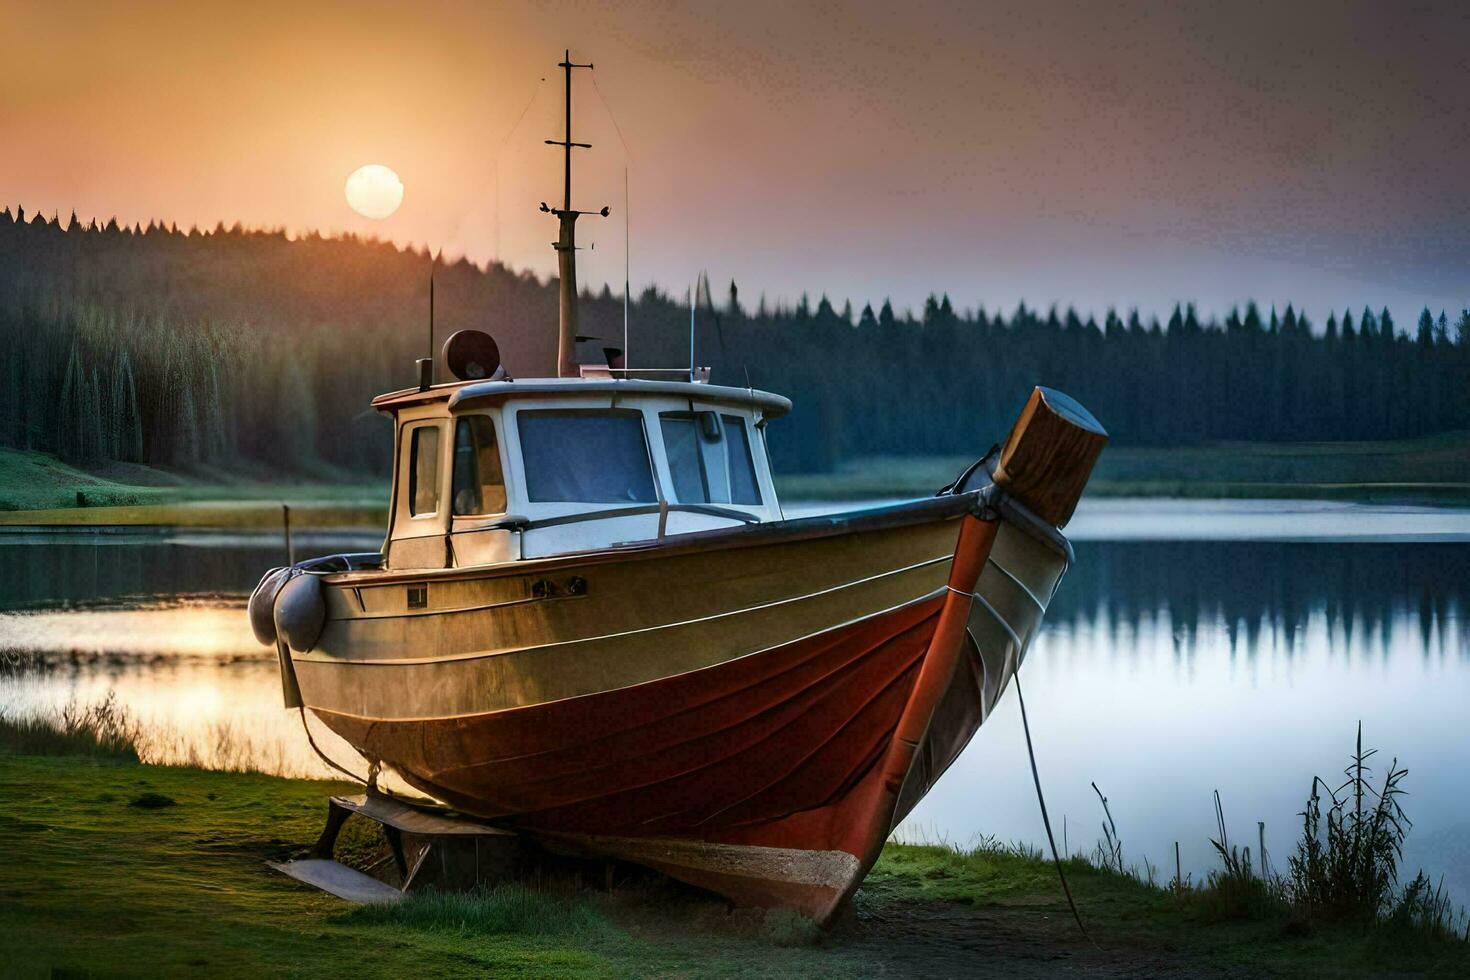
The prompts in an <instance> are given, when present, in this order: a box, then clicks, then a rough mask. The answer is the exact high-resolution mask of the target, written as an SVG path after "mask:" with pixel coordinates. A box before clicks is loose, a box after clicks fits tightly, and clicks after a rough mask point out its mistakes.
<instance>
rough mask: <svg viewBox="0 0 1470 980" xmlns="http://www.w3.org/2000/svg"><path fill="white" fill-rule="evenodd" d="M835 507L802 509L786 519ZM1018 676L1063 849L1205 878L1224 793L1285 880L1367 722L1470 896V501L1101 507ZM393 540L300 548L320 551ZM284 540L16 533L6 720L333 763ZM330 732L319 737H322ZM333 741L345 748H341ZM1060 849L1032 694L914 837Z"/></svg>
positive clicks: (1418, 861)
mask: <svg viewBox="0 0 1470 980" xmlns="http://www.w3.org/2000/svg"><path fill="white" fill-rule="evenodd" d="M816 509H827V510H830V509H834V508H833V507H830V506H828V507H820V508H819V507H817V506H804V507H789V508H788V509H787V510H788V514H789V515H790V516H795V515H796V514H797V513H803V512H811V511H813V510H816ZM1069 533H1070V534H1071V536H1072V538H1073V540H1074V541H1075V542H1076V547H1077V565H1076V566H1075V567H1074V568H1073V569H1072V570H1071V571H1070V572H1069V573H1068V575H1067V577H1066V579H1065V581H1064V582H1063V585H1062V588H1061V590H1060V591H1059V592H1058V594H1057V597H1056V600H1055V603H1054V605H1053V607H1052V612H1051V615H1050V616H1049V617H1048V621H1047V626H1046V629H1045V631H1044V632H1043V634H1042V635H1041V636H1040V637H1039V638H1038V639H1037V641H1036V643H1035V645H1034V646H1033V648H1032V650H1031V652H1030V654H1029V656H1028V659H1027V661H1026V666H1025V669H1024V671H1023V675H1022V679H1023V682H1024V685H1025V692H1026V696H1027V706H1028V708H1029V709H1030V713H1031V725H1032V731H1033V735H1034V737H1035V741H1036V751H1037V756H1038V761H1039V763H1040V766H1041V775H1042V780H1043V785H1044V786H1045V789H1046V792H1047V797H1048V804H1049V806H1050V808H1051V811H1052V814H1053V818H1054V820H1055V821H1056V829H1057V832H1058V834H1059V835H1060V834H1061V833H1062V824H1063V821H1064V819H1065V825H1066V836H1067V843H1068V844H1069V846H1070V848H1071V849H1073V850H1090V849H1091V848H1092V846H1093V844H1094V842H1095V841H1096V840H1097V837H1098V835H1099V824H1100V820H1101V817H1102V811H1101V807H1100V805H1099V803H1098V800H1097V798H1096V796H1095V795H1094V792H1093V790H1092V788H1091V785H1090V784H1091V783H1092V782H1093V781H1096V783H1097V784H1098V786H1099V788H1100V789H1101V790H1102V791H1103V792H1104V793H1105V794H1106V795H1107V796H1108V798H1109V802H1110V805H1111V807H1112V810H1113V816H1114V818H1115V819H1116V821H1117V824H1118V828H1119V831H1120V833H1121V835H1122V839H1123V846H1124V853H1125V858H1127V859H1128V860H1131V861H1135V862H1142V861H1143V860H1145V859H1146V860H1149V861H1151V862H1153V863H1154V864H1156V865H1159V866H1160V867H1161V872H1160V873H1161V876H1163V877H1167V876H1168V875H1169V874H1171V873H1172V862H1173V844H1174V842H1175V841H1176V840H1177V841H1179V843H1180V848H1181V851H1182V853H1183V858H1184V864H1185V870H1186V872H1193V873H1194V875H1195V876H1196V877H1198V876H1199V875H1201V874H1202V873H1203V872H1204V871H1205V870H1206V869H1207V868H1209V867H1210V866H1211V864H1212V861H1211V852H1210V846H1209V843H1208V837H1209V836H1210V835H1212V834H1213V833H1214V829H1215V828H1214V816H1213V804H1212V797H1211V793H1212V791H1213V790H1216V789H1218V790H1219V791H1220V794H1221V797H1222V799H1223V802H1224V808H1225V814H1226V818H1227V824H1228V829H1229V831H1230V834H1231V836H1232V840H1233V841H1234V842H1239V843H1249V844H1251V845H1252V851H1253V852H1254V851H1255V850H1256V840H1257V834H1258V827H1257V822H1258V821H1264V822H1265V825H1266V843H1267V847H1268V850H1269V851H1270V853H1271V855H1272V857H1273V860H1274V862H1275V863H1276V864H1277V865H1283V866H1284V862H1285V857H1286V855H1287V854H1288V853H1289V851H1290V848H1291V844H1292V841H1293V839H1294V837H1295V833H1296V831H1297V829H1298V826H1299V824H1298V818H1297V816H1296V815H1297V813H1298V812H1299V811H1300V809H1301V807H1302V803H1303V801H1304V800H1305V798H1306V795H1307V792H1308V790H1309V788H1310V785H1311V779H1312V776H1313V775H1314V774H1318V775H1322V776H1324V777H1329V778H1330V777H1334V776H1336V775H1337V774H1338V773H1339V772H1340V770H1341V769H1342V767H1343V766H1344V765H1345V764H1346V762H1347V754H1348V752H1349V750H1350V749H1351V746H1352V739H1353V735H1354V731H1355V727H1356V725H1357V723H1358V722H1359V721H1360V720H1361V722H1362V723H1363V730H1364V740H1365V743H1366V744H1369V745H1372V746H1376V747H1378V748H1379V749H1381V754H1382V757H1383V758H1382V760H1381V761H1382V762H1383V763H1386V762H1387V761H1388V759H1389V758H1390V757H1392V756H1397V757H1398V758H1399V759H1400V761H1401V762H1402V763H1403V764H1405V765H1407V766H1408V767H1409V770H1410V774H1409V777H1408V781H1407V784H1406V785H1407V788H1408V789H1409V791H1410V793H1411V795H1410V796H1409V797H1408V798H1407V800H1406V806H1407V808H1408V811H1409V814H1410V816H1411V818H1412V819H1413V820H1414V829H1413V831H1412V833H1411V834H1410V837H1409V843H1408V848H1407V853H1406V860H1407V863H1409V864H1410V865H1415V866H1417V865H1423V866H1425V867H1426V868H1427V869H1429V870H1431V871H1432V872H1434V873H1436V874H1443V875H1444V876H1445V878H1446V881H1447V883H1449V885H1450V886H1451V888H1452V890H1453V891H1454V892H1455V894H1456V895H1457V896H1458V897H1459V899H1460V900H1461V901H1466V900H1470V782H1467V780H1466V778H1465V777H1466V770H1467V764H1470V547H1467V543H1470V511H1460V510H1446V509H1434V508H1388V507H1365V506H1354V505H1340V504H1312V503H1300V502H1296V503H1288V504H1283V503H1280V502H1238V503H1237V502H1230V503H1223V502H1222V503H1213V502H1202V503H1194V502H1144V501H1099V502H1096V503H1093V504H1091V505H1090V506H1087V507H1086V508H1085V509H1084V510H1083V511H1082V512H1080V513H1079V515H1078V517H1077V519H1076V520H1075V521H1074V523H1073V525H1072V527H1071V528H1069ZM379 540H380V537H379V536H378V535H375V534H373V533H371V532H367V533H364V534H360V535H352V534H346V535H343V534H337V535H331V536H317V537H310V536H308V537H304V538H303V537H298V551H299V552H300V553H301V554H312V553H327V552H332V551H342V550H363V549H367V550H371V549H373V548H375V547H376V546H377V545H378V543H379ZM280 560H281V545H280V542H279V540H278V539H277V538H276V537H275V536H273V535H260V536H255V535H228V536H227V535H208V534H197V533H191V534H165V535H160V534H138V533H127V534H118V533H92V532H83V533H74V532H68V533H63V534H39V533H24V534H17V533H7V534H0V648H3V649H5V650H6V651H7V654H6V658H7V659H6V661H5V667H4V669H3V671H0V712H4V713H8V714H25V713H33V712H37V711H42V710H48V709H51V708H55V707H58V706H60V705H63V704H66V703H68V702H72V701H77V702H83V703H86V702H91V701H96V700H100V699H102V698H105V697H107V696H108V694H109V692H114V693H115V695H116V697H117V698H118V700H119V701H120V702H121V703H122V704H124V705H125V706H126V707H127V708H129V709H130V710H131V711H132V712H133V713H134V714H135V715H136V716H137V717H138V718H139V719H140V720H141V721H143V722H144V723H145V724H146V725H147V726H148V731H149V733H150V739H149V742H148V744H147V745H146V746H145V749H146V754H147V755H148V756H149V757H150V758H152V759H156V760H159V761H181V760H194V761H199V762H202V763H204V764H220V765H223V764H229V763H230V761H231V760H232V759H237V758H238V757H239V755H240V753H242V752H243V753H245V754H248V755H249V756H251V757H252V759H253V760H254V761H256V762H257V763H260V764H263V765H265V766H266V767H267V768H270V769H273V770H275V771H280V772H284V773H288V774H315V773H322V772H323V769H322V767H321V764H320V763H319V762H318V761H317V760H316V758H315V756H314V755H313V754H312V753H311V751H310V749H309V748H308V747H307V745H306V741H305V738H304V737H303V735H302V733H301V727H300V725H301V723H300V720H299V718H298V717H297V715H296V714H295V713H294V712H291V713H288V712H286V711H284V710H283V709H281V708H280V689H279V684H278V681H277V677H276V671H275V666H274V659H273V654H272V653H271V651H269V650H266V649H263V648H261V647H259V646H257V645H256V644H255V642H254V640H253V638H252V637H251V635H250V631H249V627H248V626H247V625H246V623H245V620H244V614H243V613H244V610H243V595H244V594H245V593H246V592H247V591H248V590H249V588H250V587H251V586H253V584H254V583H255V580H256V579H257V577H258V575H259V573H260V571H261V570H262V569H264V568H265V567H268V566H270V565H273V564H278V563H279V562H280ZM316 731H317V732H318V735H319V740H322V739H321V730H320V729H316ZM324 745H325V746H326V747H327V748H328V749H329V751H331V752H332V753H333V754H335V755H337V756H338V757H339V758H341V759H344V760H345V759H348V758H349V757H350V756H349V753H348V750H347V749H346V747H345V746H343V745H341V743H338V742H335V740H325V741H324ZM901 834H903V835H906V836H909V837H928V838H931V839H932V838H938V837H942V838H947V839H950V840H955V841H958V842H966V841H969V840H971V839H973V838H975V837H976V836H977V835H980V834H991V835H995V836H997V837H1000V838H1002V839H1008V840H1010V839H1014V840H1024V841H1029V842H1032V843H1041V842H1043V840H1044V838H1043V835H1042V829H1041V826H1040V820H1039V817H1038V815H1037V806H1036V798H1035V792H1034V790H1033V788H1032V785H1031V777H1030V771H1029V769H1028V767H1027V764H1026V755H1025V744H1024V741H1023V739H1022V733H1021V721H1020V716H1019V712H1018V710H1017V702H1016V698H1015V696H1014V694H1007V696H1006V697H1005V699H1004V700H1003V702H1002V704H1001V706H1000V707H999V708H998V709H997V711H996V712H995V714H994V715H993V716H992V717H991V718H990V720H989V721H988V722H987V723H986V725H985V727H984V728H983V729H982V730H981V731H980V733H979V734H978V735H977V736H976V738H975V740H974V742H973V743H972V744H971V746H970V748H969V749H968V750H967V751H966V753H965V754H964V756H962V757H961V759H960V760H959V761H958V762H957V763H956V764H955V766H954V767H953V768H952V769H951V770H950V772H949V773H948V774H947V775H946V776H945V778H944V779H943V780H942V781H941V782H940V784H939V785H938V786H937V787H936V789H935V790H934V792H933V793H931V794H930V796H929V797H928V798H927V799H926V800H925V801H924V802H923V803H922V804H921V805H920V807H919V808H918V809H917V810H916V811H915V813H914V814H913V816H912V817H911V819H910V820H909V821H908V823H907V824H906V825H905V827H904V828H902V829H901Z"/></svg>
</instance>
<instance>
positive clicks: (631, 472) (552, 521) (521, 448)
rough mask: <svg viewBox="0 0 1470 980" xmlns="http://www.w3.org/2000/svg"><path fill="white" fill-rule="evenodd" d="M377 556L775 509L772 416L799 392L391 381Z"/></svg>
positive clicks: (395, 557)
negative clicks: (383, 516) (384, 512)
mask: <svg viewBox="0 0 1470 980" xmlns="http://www.w3.org/2000/svg"><path fill="white" fill-rule="evenodd" d="M373 404H374V406H375V407H377V408H378V409H379V410H380V411H382V412H384V413H385V414H390V415H392V416H393V417H394V419H395V427H394V428H395V432H394V438H395V451H394V466H393V494H392V500H391V503H390V510H389V525H388V539H387V542H386V543H385V545H384V550H383V554H384V564H385V566H386V567H387V568H390V569H420V568H421V569H436V568H456V567H472V566H483V565H492V564H499V563H502V562H509V561H517V560H519V559H522V558H541V557H546V556H548V555H557V554H564V553H569V552H578V551H588V550H594V549H599V548H607V547H610V546H613V545H617V544H624V543H631V542H636V541H649V540H656V539H659V538H664V537H668V536H671V535H678V534H686V533H689V532H692V531H708V530H713V529H717V528H728V527H736V526H739V525H742V524H755V523H764V522H767V521H776V520H780V519H781V506H780V503H779V501H778V500H777V498H776V487H775V484H774V483H773V481H772V478H771V466H770V460H769V456H768V453H767V450H766V423H767V422H769V421H770V420H771V419H774V418H779V417H780V416H782V415H785V414H786V413H787V412H788V411H790V409H791V402H790V401H788V400H787V399H785V398H783V397H781V396H780V395H774V394H771V393H769V392H764V391H756V390H753V389H748V388H727V387H722V386H719V385H710V384H703V383H693V382H687V381H647V380H638V379H612V378H605V379H597V380H590V379H580V378H546V379H543V378H533V379H526V380H516V381H476V382H457V383H454V384H443V385H433V386H431V387H429V388H427V389H424V390H416V389H413V390H408V391H401V392H394V393H393V394H389V395H384V396H382V397H380V398H378V399H375V400H374V402H373Z"/></svg>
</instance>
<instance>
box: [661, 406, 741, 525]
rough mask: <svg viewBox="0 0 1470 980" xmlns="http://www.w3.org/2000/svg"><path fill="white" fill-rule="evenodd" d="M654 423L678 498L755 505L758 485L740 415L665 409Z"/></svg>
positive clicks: (691, 501)
mask: <svg viewBox="0 0 1470 980" xmlns="http://www.w3.org/2000/svg"><path fill="white" fill-rule="evenodd" d="M659 425H660V427H661V428H662V429H663V435H664V449H665V450H666V451H667V452H668V457H669V474H670V475H671V476H672V477H673V480H674V496H675V497H676V498H677V500H678V502H679V503H681V504H746V505H754V506H759V504H760V502H761V495H760V489H759V488H758V487H757V485H756V479H755V464H754V462H753V461H752V460H751V456H750V439H749V437H748V435H747V434H746V431H745V420H744V419H743V418H741V417H740V416H738V415H718V414H716V413H714V412H664V413H663V414H662V415H660V416H659Z"/></svg>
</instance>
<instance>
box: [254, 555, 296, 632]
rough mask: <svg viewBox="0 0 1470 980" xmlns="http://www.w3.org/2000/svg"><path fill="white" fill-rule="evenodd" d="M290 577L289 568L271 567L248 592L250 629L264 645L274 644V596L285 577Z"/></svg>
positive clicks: (283, 583)
mask: <svg viewBox="0 0 1470 980" xmlns="http://www.w3.org/2000/svg"><path fill="white" fill-rule="evenodd" d="M290 577H291V569H289V568H272V569H271V570H270V571H268V572H266V573H265V574H264V575H263V576H261V579H260V584H259V585H257V586H256V587H255V591H254V592H252V593H250V604H249V606H248V607H247V608H248V610H249V613H250V629H251V630H252V631H253V632H254V633H255V638H256V639H257V640H259V641H260V642H261V643H263V644H265V645H266V646H272V647H273V646H275V645H276V612H275V610H276V596H277V594H279V593H280V591H281V586H282V585H285V584H286V579H288V578H290Z"/></svg>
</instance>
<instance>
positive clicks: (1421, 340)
mask: <svg viewBox="0 0 1470 980" xmlns="http://www.w3.org/2000/svg"><path fill="white" fill-rule="evenodd" d="M1414 340H1415V342H1416V343H1417V344H1418V345H1419V346H1420V347H1429V346H1431V345H1432V344H1433V343H1434V314H1432V313H1430V312H1429V307H1427V306H1426V307H1424V309H1423V310H1422V311H1421V312H1420V313H1419V333H1418V335H1417V336H1416V337H1415V338H1414Z"/></svg>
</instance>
